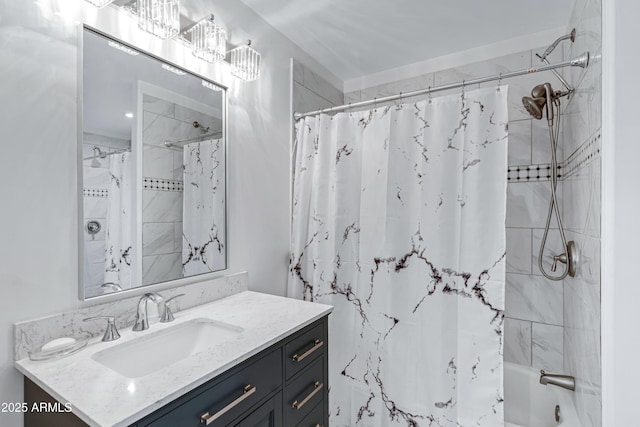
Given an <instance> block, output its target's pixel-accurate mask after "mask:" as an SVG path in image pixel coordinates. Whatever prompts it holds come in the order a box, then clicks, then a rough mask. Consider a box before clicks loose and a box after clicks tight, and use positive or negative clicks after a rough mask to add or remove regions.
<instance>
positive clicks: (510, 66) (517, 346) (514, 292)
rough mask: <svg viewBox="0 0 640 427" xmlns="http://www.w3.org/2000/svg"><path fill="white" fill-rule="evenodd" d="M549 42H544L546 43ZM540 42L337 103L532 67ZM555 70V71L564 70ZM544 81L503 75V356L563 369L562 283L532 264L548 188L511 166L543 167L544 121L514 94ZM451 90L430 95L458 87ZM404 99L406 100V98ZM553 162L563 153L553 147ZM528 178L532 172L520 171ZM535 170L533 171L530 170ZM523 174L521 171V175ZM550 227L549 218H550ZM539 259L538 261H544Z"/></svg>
mask: <svg viewBox="0 0 640 427" xmlns="http://www.w3.org/2000/svg"><path fill="white" fill-rule="evenodd" d="M551 42H552V40H550V41H549V43H551ZM545 49H546V46H542V47H540V48H539V49H533V50H527V51H523V52H520V53H516V54H512V55H506V56H503V57H499V58H495V59H492V60H488V61H484V62H479V63H474V64H469V65H465V66H462V67H457V68H452V69H448V70H442V71H437V72H435V73H430V74H426V75H423V76H419V77H415V78H411V79H406V80H401V81H397V82H394V83H390V84H386V85H382V86H376V87H372V88H366V89H362V90H359V91H355V92H351V93H346V94H345V102H357V101H364V100H368V99H373V98H376V97H377V98H379V97H382V96H388V95H393V94H397V93H399V92H409V91H413V90H418V89H423V88H425V87H429V86H437V85H443V84H447V83H453V82H457V81H461V80H468V79H473V78H477V77H483V76H487V75H493V74H499V73H500V72H506V71H513V70H519V69H525V68H530V67H532V66H536V65H538V62H539V61H538V59H537V58H536V57H535V54H536V53H538V52H542V51H544V50H545ZM563 58H564V46H559V47H558V48H557V49H556V50H555V51H554V52H553V53H552V55H551V56H550V57H549V60H550V62H551V63H556V62H561V61H562V60H563ZM564 72H565V71H564V70H561V73H564ZM546 81H549V82H551V84H552V85H553V86H554V87H558V88H560V86H561V84H560V82H559V81H558V80H557V79H556V78H555V77H554V76H553V75H552V74H551V73H541V74H537V75H536V74H531V75H525V76H520V77H516V78H511V79H508V80H506V79H505V80H504V81H503V82H502V84H508V85H509V96H508V102H509V154H508V164H509V166H510V167H511V168H514V170H513V171H512V172H510V176H512V175H513V176H514V179H512V180H510V181H509V183H508V185H507V188H508V190H507V220H506V227H507V230H506V235H507V260H506V261H507V269H506V271H507V275H506V292H505V293H506V321H505V347H504V356H505V360H507V361H509V362H513V363H518V364H522V365H526V366H533V367H535V368H538V369H546V370H549V371H562V369H563V345H564V344H563V340H564V338H563V333H562V331H563V326H564V308H563V298H564V294H563V288H562V283H558V282H551V281H548V280H547V279H545V278H544V277H543V276H542V274H541V273H540V271H539V270H538V267H537V258H538V249H539V247H540V238H541V235H542V231H543V228H544V225H545V221H546V215H547V209H548V203H549V198H550V196H551V191H550V187H549V181H548V178H547V177H546V175H547V174H546V169H543V170H544V171H545V173H543V174H542V175H543V177H542V178H540V179H537V178H536V179H533V180H528V179H526V180H518V179H516V177H517V176H518V175H523V173H519V172H517V171H516V170H515V169H517V167H519V166H528V167H532V166H537V165H538V166H541V167H546V165H548V164H549V163H550V161H551V151H550V144H549V138H548V130H547V126H546V122H543V121H539V120H533V119H531V116H529V115H528V113H527V112H526V111H525V110H524V107H523V106H522V97H523V96H526V95H529V93H530V92H531V89H532V88H533V87H534V86H535V85H538V84H540V83H544V82H546ZM496 84H497V83H496V82H492V83H484V84H482V85H476V86H475V87H490V86H495V85H496ZM460 92H461V89H452V90H448V91H444V92H438V93H434V94H433V96H441V95H443V94H451V93H460ZM412 100H413V99H408V100H407V101H412ZM558 154H559V157H560V160H562V159H563V158H564V155H563V154H562V153H561V152H560V151H559V153H558ZM527 174H528V175H531V176H534V173H531V174H529V173H527ZM535 175H536V176H537V172H536V173H535ZM523 176H524V175H523ZM552 226H553V227H554V228H555V227H557V226H556V225H555V223H553V224H552ZM556 235H557V231H555V232H554V231H552V232H551V234H550V236H549V242H548V244H549V248H550V249H551V250H553V248H554V247H555V246H557V240H558V238H557V236H556ZM545 264H547V263H546V261H545Z"/></svg>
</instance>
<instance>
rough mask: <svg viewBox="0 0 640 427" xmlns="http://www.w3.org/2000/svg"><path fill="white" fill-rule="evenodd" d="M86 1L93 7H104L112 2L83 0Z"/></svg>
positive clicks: (111, 0) (107, 0)
mask: <svg viewBox="0 0 640 427" xmlns="http://www.w3.org/2000/svg"><path fill="white" fill-rule="evenodd" d="M85 1H86V2H87V3H90V4H92V5H94V6H95V7H105V6H106V5H108V4H110V3H113V0H85Z"/></svg>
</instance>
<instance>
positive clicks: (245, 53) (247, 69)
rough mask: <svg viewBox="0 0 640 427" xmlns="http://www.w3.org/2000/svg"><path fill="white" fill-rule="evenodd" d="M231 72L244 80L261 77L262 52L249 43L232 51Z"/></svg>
mask: <svg viewBox="0 0 640 427" xmlns="http://www.w3.org/2000/svg"><path fill="white" fill-rule="evenodd" d="M230 53H231V74H233V75H234V76H236V77H238V78H241V79H242V80H244V81H252V80H257V79H258V78H259V77H260V54H259V53H258V52H257V51H256V50H255V49H253V48H252V47H251V46H249V45H245V46H240V47H238V48H235V49H233V50H232V51H231V52H230Z"/></svg>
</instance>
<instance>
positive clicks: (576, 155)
mask: <svg viewBox="0 0 640 427" xmlns="http://www.w3.org/2000/svg"><path fill="white" fill-rule="evenodd" d="M600 144H601V136H600V130H598V131H597V132H596V133H595V134H593V135H592V136H591V137H589V138H588V139H587V140H586V141H585V142H584V143H583V144H582V145H581V146H580V147H578V149H577V150H576V151H574V152H573V153H572V154H571V155H570V156H569V157H568V158H567V159H566V160H565V161H564V162H562V164H561V165H560V167H559V169H560V173H561V175H562V179H566V178H568V177H570V176H571V175H573V173H574V172H576V171H577V170H578V169H580V168H581V167H583V166H586V165H588V164H589V163H591V161H592V160H594V159H597V158H598V157H600V147H601V145H600Z"/></svg>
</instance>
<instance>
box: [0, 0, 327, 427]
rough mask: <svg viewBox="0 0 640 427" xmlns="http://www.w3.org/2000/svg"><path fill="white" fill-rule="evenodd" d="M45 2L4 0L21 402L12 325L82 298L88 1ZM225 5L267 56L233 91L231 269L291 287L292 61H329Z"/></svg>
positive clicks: (7, 187) (14, 381)
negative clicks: (82, 116)
mask: <svg viewBox="0 0 640 427" xmlns="http://www.w3.org/2000/svg"><path fill="white" fill-rule="evenodd" d="M37 3H39V4H40V6H38V5H36V1H35V0H21V1H15V0H0V17H1V20H0V46H1V50H2V60H1V61H0V75H2V76H3V78H2V79H0V96H1V97H2V102H0V117H2V119H1V120H0V135H2V136H1V138H2V142H3V143H2V154H1V157H0V179H1V182H2V183H3V184H2V185H1V186H0V199H1V200H2V204H1V206H2V208H1V211H0V212H1V213H0V218H1V220H2V222H1V224H2V225H0V286H1V289H2V297H1V298H0V342H1V343H2V345H0V349H1V350H0V402H19V401H22V377H21V376H20V375H19V374H18V372H17V371H16V370H15V369H14V368H13V342H12V338H13V330H12V323H13V322H16V321H18V320H25V319H30V318H34V317H39V316H43V315H45V314H50V313H55V312H59V311H62V310H68V309H70V308H73V307H76V306H79V305H81V304H82V303H81V302H80V301H78V299H77V294H78V278H77V268H78V253H77V243H76V241H77V237H78V231H77V218H76V217H77V203H78V201H77V193H76V191H77V179H76V161H77V160H76V159H77V149H78V145H77V143H78V142H77V104H76V99H77V96H78V91H77V85H78V69H79V64H78V37H77V35H78V31H79V28H80V27H79V25H80V24H79V22H80V20H81V19H82V18H81V5H82V3H83V2H82V1H81V0H73V1H72V0H40V1H39V2H37ZM183 3H185V4H184V5H183V8H184V9H186V10H189V11H190V13H192V14H193V19H194V20H195V19H197V18H200V17H202V16H204V15H205V14H206V13H209V12H211V10H210V7H209V6H207V3H211V2H207V1H206V0H192V1H189V2H183ZM215 4H216V10H215V11H214V13H216V15H217V16H219V17H223V18H224V20H225V24H226V25H227V27H228V29H229V33H230V36H231V38H232V39H231V41H232V43H239V42H240V41H241V40H242V39H247V38H249V37H248V36H249V35H250V36H251V38H252V39H253V41H254V46H255V47H256V48H257V49H259V50H260V51H261V53H262V55H263V69H262V70H263V75H262V78H261V79H260V80H259V81H257V82H254V83H247V84H234V85H233V87H231V89H230V91H229V95H230V102H229V104H230V108H229V129H228V135H229V170H230V180H229V181H230V182H229V212H230V215H229V216H230V218H229V225H230V229H229V236H230V242H229V250H230V261H231V262H230V272H238V271H243V270H247V271H249V275H250V288H251V289H253V290H257V291H262V292H268V293H273V294H280V295H284V294H285V290H286V277H287V267H288V265H287V263H288V247H289V220H288V219H289V210H288V209H289V193H288V189H289V133H290V129H289V123H290V120H289V109H290V104H289V91H290V72H289V67H290V59H289V58H290V57H296V58H299V59H300V60H302V61H304V62H305V63H307V64H312V65H314V69H316V70H322V67H320V66H318V65H317V64H315V62H314V61H313V60H312V59H310V58H309V57H308V56H307V55H305V54H303V53H302V52H301V51H300V50H299V49H298V48H297V47H296V46H295V45H294V44H293V43H291V42H290V41H289V40H288V39H286V38H285V37H284V36H282V35H281V34H280V33H279V32H277V31H275V30H274V29H273V28H272V27H270V26H269V25H268V24H266V23H265V22H264V21H263V20H261V19H260V18H259V17H257V16H256V15H255V14H254V13H253V12H252V11H251V10H250V9H248V8H247V7H246V6H244V5H243V4H242V3H241V2H238V1H234V0H218V1H216V2H215ZM56 12H58V13H57V14H56ZM101 13H103V12H101ZM104 13H108V12H104ZM65 17H66V18H70V19H67V20H65ZM94 18H95V16H94ZM74 20H75V23H74V22H73V21H74ZM120 27H122V28H123V30H122V31H123V34H125V33H126V35H129V36H130V35H132V34H134V33H135V32H133V31H128V32H127V31H126V28H128V27H129V24H127V23H123V24H122V25H120ZM245 31H246V33H245ZM156 50H157V51H160V53H163V52H165V51H166V49H164V50H163V48H161V47H158V48H157V49H156ZM173 59H174V60H175V58H173ZM199 71H201V70H199ZM324 72H326V70H324ZM211 77H212V78H215V79H216V80H219V79H218V77H219V76H216V75H214V76H211ZM331 78H333V79H334V80H335V77H332V76H331ZM223 83H224V82H223ZM0 425H2V426H11V427H13V426H20V425H22V417H21V416H19V415H12V414H6V413H0Z"/></svg>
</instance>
